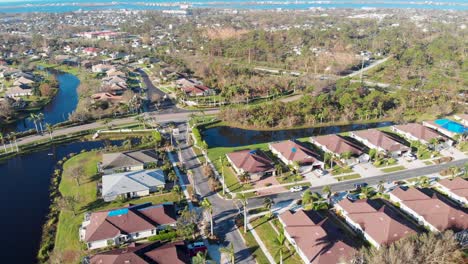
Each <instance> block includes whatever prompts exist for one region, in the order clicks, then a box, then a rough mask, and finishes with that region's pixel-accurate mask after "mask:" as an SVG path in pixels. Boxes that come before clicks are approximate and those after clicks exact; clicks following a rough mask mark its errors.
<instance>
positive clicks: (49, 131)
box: [45, 123, 54, 140]
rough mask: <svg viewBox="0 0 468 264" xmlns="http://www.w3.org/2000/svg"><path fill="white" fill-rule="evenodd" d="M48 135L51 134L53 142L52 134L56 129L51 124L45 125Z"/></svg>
mask: <svg viewBox="0 0 468 264" xmlns="http://www.w3.org/2000/svg"><path fill="white" fill-rule="evenodd" d="M45 127H46V130H47V133H49V137H50V140H52V133H54V127H52V125H51V124H49V123H46V125H45Z"/></svg>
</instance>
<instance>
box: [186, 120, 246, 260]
mask: <svg viewBox="0 0 468 264" xmlns="http://www.w3.org/2000/svg"><path fill="white" fill-rule="evenodd" d="M178 128H179V131H180V136H179V137H178V140H179V143H180V147H181V153H182V154H181V155H182V159H183V162H184V165H185V167H186V168H187V170H189V169H190V170H192V172H193V173H192V175H193V176H192V177H193V181H194V183H195V190H196V192H197V193H198V194H199V195H200V196H201V197H202V198H205V197H206V198H208V200H209V201H210V202H211V204H212V205H213V215H214V217H213V220H214V222H215V224H214V231H215V234H216V235H217V236H218V237H219V238H220V240H221V241H224V243H222V245H221V246H227V245H228V244H229V243H233V244H234V249H235V251H236V263H245V264H247V263H248V264H254V263H255V260H254V258H253V257H252V256H251V254H250V250H249V249H248V248H247V247H246V246H245V244H244V242H243V240H242V237H241V235H240V234H239V232H238V231H237V228H236V226H235V224H234V218H235V216H236V215H237V214H238V213H239V209H238V208H237V206H235V204H234V203H233V201H232V200H224V199H222V198H220V197H219V196H218V195H217V194H216V193H214V192H212V191H211V190H210V188H209V186H208V178H207V177H204V175H203V173H202V170H201V164H200V163H199V161H198V159H197V158H196V155H195V153H194V152H193V150H192V148H191V147H189V146H187V143H186V140H185V137H184V135H186V129H187V126H186V124H185V123H184V124H181V125H179V126H178Z"/></svg>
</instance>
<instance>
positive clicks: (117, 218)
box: [79, 203, 176, 249]
mask: <svg viewBox="0 0 468 264" xmlns="http://www.w3.org/2000/svg"><path fill="white" fill-rule="evenodd" d="M175 224H176V210H175V206H174V204H172V203H164V204H158V205H153V204H151V203H145V204H138V205H129V206H127V207H122V208H118V209H112V210H105V211H98V212H94V213H86V214H85V216H84V221H83V223H82V225H81V227H80V229H79V236H80V241H84V242H85V243H86V246H87V247H88V249H96V248H104V247H107V246H111V245H117V246H118V245H122V244H125V243H128V242H131V241H134V240H137V239H143V238H147V237H149V236H152V235H156V234H157V232H158V230H163V229H164V228H166V227H168V226H175Z"/></svg>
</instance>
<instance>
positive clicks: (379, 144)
mask: <svg viewBox="0 0 468 264" xmlns="http://www.w3.org/2000/svg"><path fill="white" fill-rule="evenodd" d="M350 136H351V137H352V138H355V139H356V140H358V141H360V142H362V143H363V144H364V145H366V146H367V147H369V148H371V149H376V150H377V151H379V152H383V153H385V154H386V155H389V156H392V157H399V156H401V155H402V154H403V153H405V152H408V151H411V148H410V147H408V146H406V145H404V144H403V143H402V142H401V141H400V140H398V139H397V138H395V137H394V136H391V135H390V134H388V133H385V132H382V131H380V130H377V129H367V130H360V131H353V132H351V133H350Z"/></svg>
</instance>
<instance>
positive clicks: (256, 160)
mask: <svg viewBox="0 0 468 264" xmlns="http://www.w3.org/2000/svg"><path fill="white" fill-rule="evenodd" d="M226 157H227V159H228V161H229V162H230V163H231V165H232V168H234V170H235V171H236V173H237V174H238V175H241V174H243V173H245V172H247V173H248V174H249V176H250V178H251V179H253V180H257V179H260V178H261V177H263V176H269V175H274V174H275V166H274V163H273V161H272V160H271V159H270V158H269V157H268V156H267V155H266V154H265V153H263V151H261V150H249V149H246V150H240V151H235V152H231V153H228V154H226Z"/></svg>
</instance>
